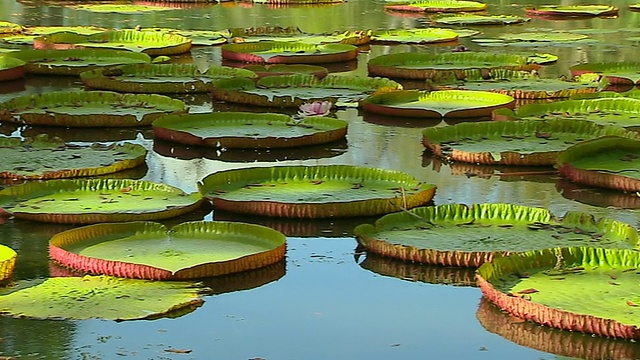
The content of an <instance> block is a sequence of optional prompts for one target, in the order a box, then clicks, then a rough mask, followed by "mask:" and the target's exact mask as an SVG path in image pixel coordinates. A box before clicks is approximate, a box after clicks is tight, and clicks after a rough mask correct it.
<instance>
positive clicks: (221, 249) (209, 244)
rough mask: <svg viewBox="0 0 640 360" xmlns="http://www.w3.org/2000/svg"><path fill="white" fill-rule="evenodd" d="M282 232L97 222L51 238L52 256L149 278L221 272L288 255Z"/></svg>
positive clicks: (223, 225) (228, 225) (240, 226)
mask: <svg viewBox="0 0 640 360" xmlns="http://www.w3.org/2000/svg"><path fill="white" fill-rule="evenodd" d="M284 247H285V237H284V235H283V234H281V233H279V232H277V231H275V230H273V229H270V228H267V227H263V226H260V225H253V224H244V223H233V222H224V221H216V222H204V221H203V222H189V223H182V224H180V225H177V226H174V227H173V228H171V229H168V228H166V227H165V226H164V225H162V224H159V223H153V222H130V223H122V224H97V225H90V226H85V227H81V228H76V229H72V230H68V231H65V232H62V233H60V234H57V235H56V236H54V237H53V238H52V239H51V242H50V246H49V251H50V255H51V258H52V259H54V260H56V261H58V262H60V263H62V264H63V265H66V266H69V267H72V268H75V269H78V270H82V271H88V272H92V273H99V274H104V275H113V276H119V277H133V278H148V279H187V278H202V277H207V276H218V275H223V274H229V273H233V272H239V271H245V270H250V269H255V268H258V267H262V266H266V265H269V264H272V263H275V262H277V261H280V260H282V259H283V257H284Z"/></svg>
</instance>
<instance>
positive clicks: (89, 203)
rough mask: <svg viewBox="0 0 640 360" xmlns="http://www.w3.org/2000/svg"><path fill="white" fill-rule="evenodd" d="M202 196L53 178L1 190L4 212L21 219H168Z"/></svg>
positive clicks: (129, 183)
mask: <svg viewBox="0 0 640 360" xmlns="http://www.w3.org/2000/svg"><path fill="white" fill-rule="evenodd" d="M201 200H202V197H201V196H200V195H199V194H197V193H193V194H186V193H184V192H183V191H182V190H180V189H178V188H175V187H173V186H169V185H164V184H157V183H153V182H150V181H142V180H126V179H122V180H115V179H89V180H84V179H83V180H49V181H46V182H29V183H24V184H21V185H15V186H11V187H9V188H6V189H3V190H0V210H4V211H6V212H9V213H10V214H11V215H13V216H15V217H16V218H20V219H28V220H36V221H45V222H56V223H76V224H79V223H82V224H88V223H97V222H115V221H118V222H122V221H133V220H157V219H166V218H170V217H174V216H178V215H181V214H185V213H188V212H190V211H193V210H194V209H196V208H197V207H199V206H200V204H201Z"/></svg>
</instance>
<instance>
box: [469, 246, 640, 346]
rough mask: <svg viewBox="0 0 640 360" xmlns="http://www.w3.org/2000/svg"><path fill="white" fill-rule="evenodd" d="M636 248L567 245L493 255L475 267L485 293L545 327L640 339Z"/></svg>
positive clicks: (500, 305)
mask: <svg viewBox="0 0 640 360" xmlns="http://www.w3.org/2000/svg"><path fill="white" fill-rule="evenodd" d="M639 266H640V255H639V253H638V251H637V250H625V249H606V248H596V247H591V246H589V247H569V248H553V249H544V250H538V251H531V252H526V253H522V254H517V255H511V256H508V257H503V258H497V259H494V260H493V262H490V263H485V264H484V265H482V266H481V267H480V268H479V269H478V284H479V286H480V289H481V290H482V292H483V294H484V295H485V296H486V297H487V298H488V299H489V300H491V301H492V302H493V303H495V304H496V305H498V306H499V307H500V308H501V309H503V310H505V311H506V312H508V313H510V314H511V315H514V316H516V317H519V318H522V319H525V320H530V321H533V322H536V323H539V324H544V325H547V326H551V327H555V328H560V329H565V330H571V331H576V332H577V331H579V332H585V333H593V334H597V335H602V336H607V337H620V338H625V339H638V338H640V330H639V326H640V321H638V319H639V318H640V317H639V316H638V315H640V306H638V304H640V295H639V294H638V291H637V287H638V280H640V279H639V277H640V274H639V273H638V271H637V268H638V267H639Z"/></svg>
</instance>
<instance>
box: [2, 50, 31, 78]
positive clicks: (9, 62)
mask: <svg viewBox="0 0 640 360" xmlns="http://www.w3.org/2000/svg"><path fill="white" fill-rule="evenodd" d="M26 64H27V63H26V62H24V61H22V60H20V59H16V58H14V57H10V56H5V55H0V81H8V80H15V79H20V78H22V77H24V74H25V73H26V68H25V65H26Z"/></svg>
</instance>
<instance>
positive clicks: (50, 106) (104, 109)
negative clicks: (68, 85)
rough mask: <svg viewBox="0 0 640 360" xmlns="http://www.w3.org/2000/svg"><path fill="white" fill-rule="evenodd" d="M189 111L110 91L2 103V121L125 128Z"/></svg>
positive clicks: (175, 103) (164, 100)
mask: <svg viewBox="0 0 640 360" xmlns="http://www.w3.org/2000/svg"><path fill="white" fill-rule="evenodd" d="M185 111H186V108H185V105H184V103H183V102H182V101H180V100H175V99H171V98H169V97H167V96H163V95H156V94H119V93H115V92H110V91H72V92H62V91H61V92H49V93H43V94H35V95H26V96H21V97H17V98H14V99H11V100H9V101H5V102H3V103H0V121H8V122H15V123H20V124H29V125H54V126H72V127H104V126H107V127H126V126H143V125H150V124H151V122H153V120H155V119H156V118H158V117H160V116H162V115H169V114H180V113H183V112H185Z"/></svg>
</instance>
